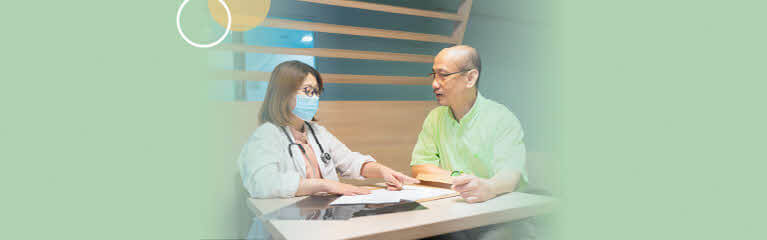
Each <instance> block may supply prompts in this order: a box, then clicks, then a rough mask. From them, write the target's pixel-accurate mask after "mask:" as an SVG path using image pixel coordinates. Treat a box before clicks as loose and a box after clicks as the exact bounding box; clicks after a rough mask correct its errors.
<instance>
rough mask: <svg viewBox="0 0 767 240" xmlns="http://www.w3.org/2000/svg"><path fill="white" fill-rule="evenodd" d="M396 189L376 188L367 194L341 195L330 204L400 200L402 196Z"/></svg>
mask: <svg viewBox="0 0 767 240" xmlns="http://www.w3.org/2000/svg"><path fill="white" fill-rule="evenodd" d="M393 192H394V191H386V189H376V190H373V191H370V194H367V195H355V196H341V197H339V198H337V199H336V200H335V201H333V202H331V203H330V205H338V204H361V203H364V204H379V203H395V202H399V200H400V198H399V196H398V195H397V194H396V193H393Z"/></svg>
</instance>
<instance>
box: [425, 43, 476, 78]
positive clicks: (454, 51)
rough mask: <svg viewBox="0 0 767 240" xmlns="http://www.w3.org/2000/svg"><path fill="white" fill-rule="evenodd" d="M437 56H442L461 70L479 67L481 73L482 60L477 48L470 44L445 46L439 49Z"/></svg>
mask: <svg viewBox="0 0 767 240" xmlns="http://www.w3.org/2000/svg"><path fill="white" fill-rule="evenodd" d="M436 58H442V59H444V60H446V61H448V62H451V63H452V64H454V65H455V67H457V68H458V69H459V70H460V71H462V70H468V69H477V72H479V73H480V74H479V75H481V73H482V60H480V58H479V53H478V52H477V49H474V48H473V47H470V46H468V45H457V46H453V47H449V48H444V49H442V51H439V53H438V54H437V56H436ZM479 75H478V76H477V86H479Z"/></svg>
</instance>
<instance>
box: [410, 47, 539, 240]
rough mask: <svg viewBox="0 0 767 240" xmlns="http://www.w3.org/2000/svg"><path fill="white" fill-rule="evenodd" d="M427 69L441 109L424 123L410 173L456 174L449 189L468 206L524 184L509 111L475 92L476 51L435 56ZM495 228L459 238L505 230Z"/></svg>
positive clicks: (517, 128)
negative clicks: (458, 193) (457, 194)
mask: <svg viewBox="0 0 767 240" xmlns="http://www.w3.org/2000/svg"><path fill="white" fill-rule="evenodd" d="M432 71H433V72H432V77H433V79H434V80H433V81H432V88H433V89H434V90H433V91H434V95H435V96H436V98H437V102H438V103H439V105H441V106H440V107H437V108H435V109H434V110H432V111H431V112H430V113H429V115H428V116H427V117H426V120H425V121H424V123H423V129H422V130H421V133H420V134H419V136H418V143H417V144H416V146H415V148H414V149H413V155H412V161H411V163H410V166H411V168H412V170H413V175H415V176H418V175H420V174H428V175H432V176H435V175H436V176H437V177H447V176H455V177H454V178H453V185H452V188H453V189H454V190H455V191H457V192H460V194H461V197H463V199H464V200H466V201H467V202H469V203H477V202H484V201H487V200H489V199H492V198H494V197H496V196H498V195H500V194H503V193H507V192H513V191H515V190H519V189H520V188H522V187H523V186H525V185H526V183H527V173H526V172H525V144H524V142H523V141H522V136H523V133H522V126H521V125H520V123H519V120H518V119H517V117H516V116H514V114H513V113H512V112H511V111H509V109H508V108H506V107H505V106H504V105H501V104H499V103H497V102H494V101H492V100H489V99H487V98H484V97H483V96H482V94H480V93H479V91H478V90H477V86H478V84H479V78H480V73H481V71H482V63H481V61H480V57H479V54H478V53H477V50H476V49H474V48H472V47H469V46H465V45H459V46H454V47H450V48H445V49H443V50H442V51H440V52H439V54H437V56H436V57H435V58H434V65H433V69H432ZM512 225H514V224H512ZM498 226H505V225H498ZM498 226H495V227H489V228H487V227H486V228H483V229H480V231H477V229H471V230H469V231H464V232H459V233H460V234H459V235H463V236H467V237H468V238H470V239H473V238H475V237H480V236H486V234H484V233H487V232H496V233H497V232H498V231H488V229H489V230H498V229H506V227H503V228H499V227H498ZM511 228H513V229H514V231H516V229H517V228H516V227H513V226H511ZM472 230H473V231H472ZM477 232H479V233H481V234H479V235H477V234H478V233H477ZM517 234H519V232H517V233H515V234H514V235H515V236H518V235H517ZM529 234H531V233H528V234H526V235H529ZM453 235H455V234H453ZM491 235H493V234H491ZM495 235H497V234H495ZM503 235H505V234H503ZM453 237H454V236H453ZM507 237H508V236H507ZM451 238H452V237H451ZM459 238H462V237H459ZM502 238H503V237H502ZM525 238H528V237H525Z"/></svg>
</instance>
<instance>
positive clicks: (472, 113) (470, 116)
mask: <svg viewBox="0 0 767 240" xmlns="http://www.w3.org/2000/svg"><path fill="white" fill-rule="evenodd" d="M484 101H485V97H483V96H482V94H481V93H479V91H477V99H475V100H474V104H473V105H471V109H469V112H468V113H466V115H464V116H463V118H461V121H458V124H460V125H461V126H466V125H468V124H469V123H471V122H472V121H473V120H474V119H476V118H477V114H478V112H479V111H480V110H478V109H479V108H481V105H482V103H483V102H484ZM448 111H450V118H452V119H453V121H455V117H453V116H455V114H453V109H450V108H448Z"/></svg>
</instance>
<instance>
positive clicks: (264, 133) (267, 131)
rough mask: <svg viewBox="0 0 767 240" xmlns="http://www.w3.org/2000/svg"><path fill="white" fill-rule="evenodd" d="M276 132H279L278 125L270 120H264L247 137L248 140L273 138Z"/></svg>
mask: <svg viewBox="0 0 767 240" xmlns="http://www.w3.org/2000/svg"><path fill="white" fill-rule="evenodd" d="M277 134H281V132H280V127H279V126H277V125H275V124H274V123H271V122H265V123H262V124H261V125H259V126H258V127H257V128H256V130H255V131H253V134H251V135H250V138H249V139H248V141H249V142H251V141H255V140H257V139H273V138H274V136H276V135H277Z"/></svg>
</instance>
